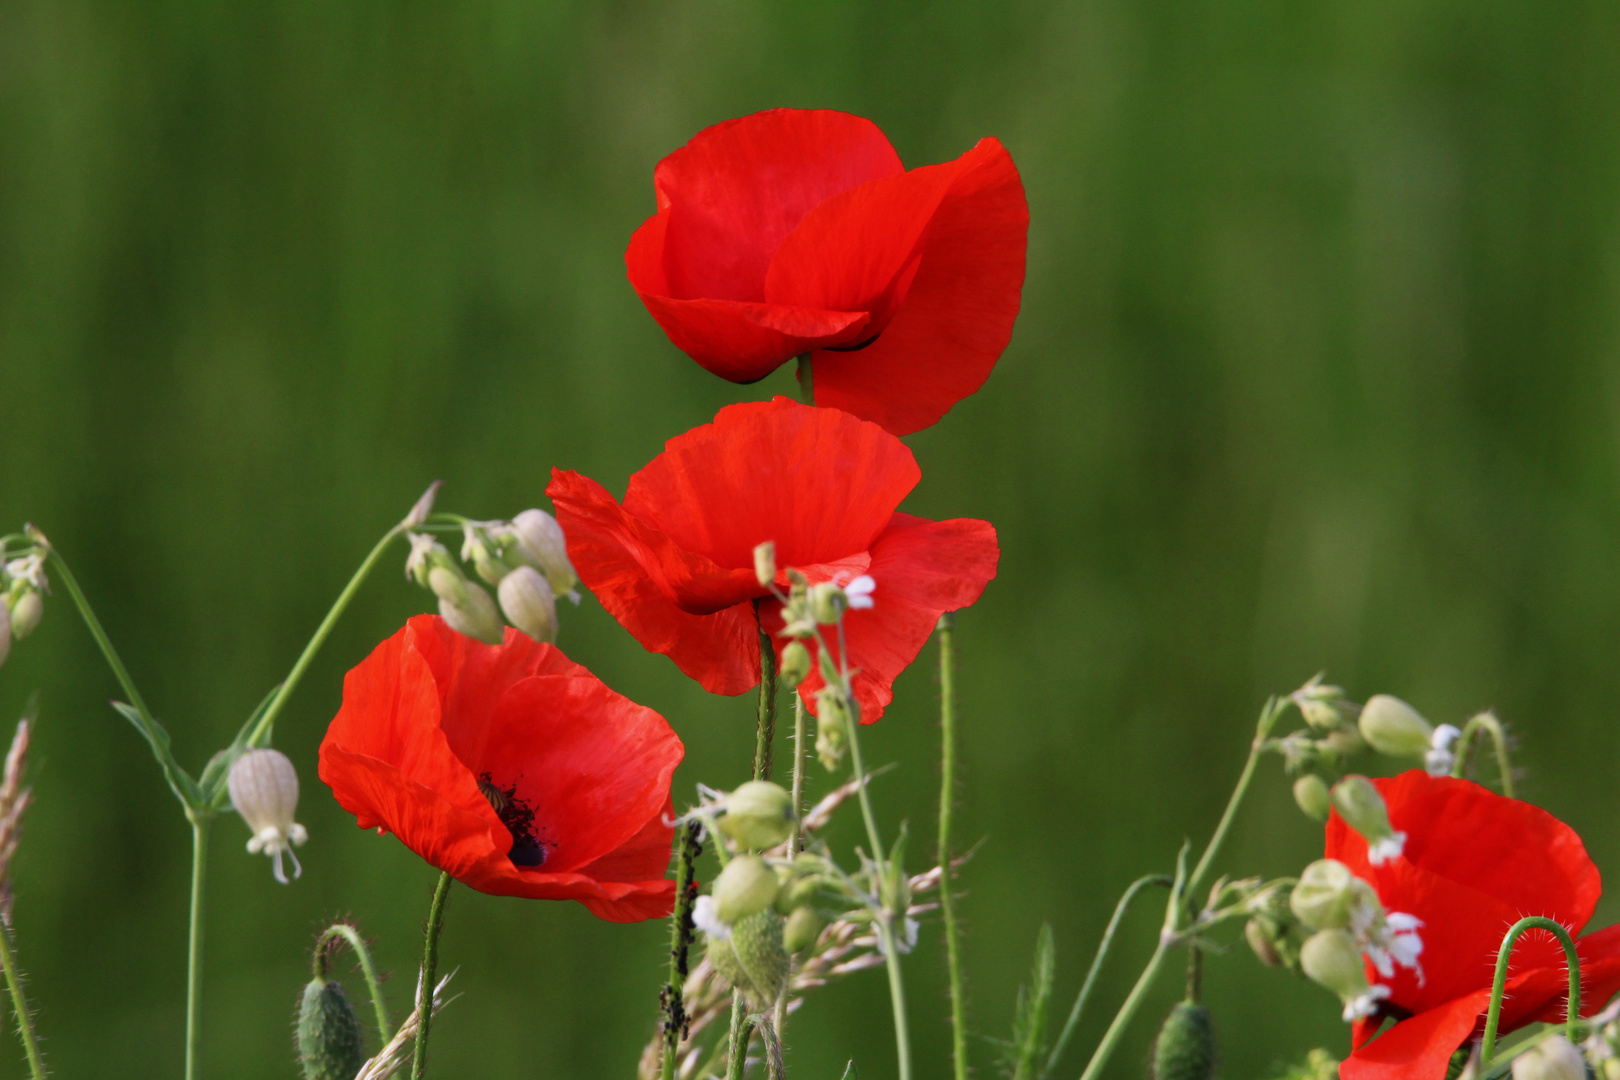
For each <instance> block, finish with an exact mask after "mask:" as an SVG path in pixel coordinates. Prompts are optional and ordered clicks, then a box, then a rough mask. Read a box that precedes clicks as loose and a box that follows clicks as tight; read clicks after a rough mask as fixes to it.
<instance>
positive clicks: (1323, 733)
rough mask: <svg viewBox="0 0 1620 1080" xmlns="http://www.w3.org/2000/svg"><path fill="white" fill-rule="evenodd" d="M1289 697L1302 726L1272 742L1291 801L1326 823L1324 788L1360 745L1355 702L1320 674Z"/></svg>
mask: <svg viewBox="0 0 1620 1080" xmlns="http://www.w3.org/2000/svg"><path fill="white" fill-rule="evenodd" d="M1289 700H1290V701H1291V702H1292V703H1293V704H1294V706H1295V707H1296V708H1298V709H1299V714H1300V715H1301V716H1302V717H1304V718H1305V725H1306V726H1305V727H1304V728H1303V729H1302V730H1300V731H1296V732H1294V733H1293V734H1291V735H1287V736H1284V737H1283V738H1280V739H1277V740H1276V741H1275V743H1274V745H1275V746H1276V748H1277V749H1278V750H1279V751H1281V753H1282V755H1283V759H1284V768H1285V769H1286V770H1287V773H1288V775H1289V776H1291V777H1293V779H1294V802H1295V803H1296V804H1298V806H1299V808H1300V809H1301V810H1302V811H1304V813H1305V814H1306V816H1308V817H1310V818H1312V819H1313V820H1315V821H1326V820H1327V816H1328V808H1329V800H1328V789H1329V788H1331V787H1332V786H1333V783H1334V781H1335V780H1337V779H1338V777H1339V774H1340V772H1341V771H1342V768H1343V765H1344V763H1345V761H1346V760H1347V759H1349V758H1350V757H1351V756H1352V755H1354V754H1355V753H1357V752H1358V751H1359V750H1360V749H1361V748H1362V746H1363V745H1364V743H1363V742H1362V738H1361V735H1360V733H1359V732H1358V731H1357V730H1356V716H1357V715H1358V714H1359V712H1360V711H1361V710H1360V706H1358V705H1356V704H1355V703H1354V702H1352V701H1350V700H1349V699H1348V698H1347V697H1346V696H1345V692H1344V689H1343V688H1342V687H1338V686H1331V685H1328V684H1326V683H1324V682H1322V676H1321V675H1316V676H1315V677H1313V678H1312V679H1311V680H1310V681H1309V682H1307V683H1306V684H1305V685H1304V686H1302V687H1300V688H1299V689H1298V690H1295V691H1294V692H1293V693H1292V694H1290V695H1289Z"/></svg>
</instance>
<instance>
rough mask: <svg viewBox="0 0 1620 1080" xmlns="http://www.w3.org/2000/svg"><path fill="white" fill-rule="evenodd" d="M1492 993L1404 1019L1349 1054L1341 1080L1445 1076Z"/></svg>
mask: <svg viewBox="0 0 1620 1080" xmlns="http://www.w3.org/2000/svg"><path fill="white" fill-rule="evenodd" d="M1490 998H1491V994H1490V991H1489V990H1480V991H1478V992H1476V993H1472V994H1469V995H1467V996H1466V997H1460V998H1455V999H1453V1000H1451V1001H1448V1002H1446V1003H1445V1004H1444V1005H1442V1006H1440V1007H1439V1008H1436V1009H1430V1010H1429V1011H1428V1012H1424V1013H1419V1014H1418V1015H1416V1016H1414V1017H1412V1018H1411V1019H1409V1020H1402V1021H1401V1022H1400V1023H1398V1024H1396V1025H1395V1026H1394V1027H1392V1028H1390V1029H1389V1030H1388V1031H1386V1032H1384V1033H1383V1034H1382V1035H1380V1036H1378V1038H1376V1039H1374V1040H1373V1041H1372V1042H1370V1043H1367V1044H1366V1045H1364V1046H1362V1047H1360V1048H1358V1049H1357V1050H1356V1051H1355V1052H1354V1053H1352V1054H1351V1055H1350V1056H1349V1057H1348V1058H1347V1059H1345V1061H1344V1062H1343V1063H1341V1064H1340V1065H1339V1076H1340V1077H1341V1080H1442V1078H1443V1077H1444V1076H1445V1075H1446V1067H1447V1066H1448V1065H1449V1064H1450V1062H1451V1055H1452V1054H1453V1053H1455V1052H1456V1050H1457V1047H1459V1046H1461V1045H1462V1044H1463V1043H1464V1042H1466V1041H1467V1039H1468V1036H1469V1035H1470V1034H1472V1033H1473V1030H1474V1026H1475V1024H1477V1023H1478V1022H1479V1017H1480V1014H1481V1013H1483V1012H1484V1011H1485V1007H1486V1006H1487V1005H1488V1004H1489V1003H1490Z"/></svg>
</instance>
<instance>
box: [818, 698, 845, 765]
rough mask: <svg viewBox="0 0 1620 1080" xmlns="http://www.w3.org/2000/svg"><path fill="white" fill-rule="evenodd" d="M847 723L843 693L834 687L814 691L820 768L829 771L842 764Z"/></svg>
mask: <svg viewBox="0 0 1620 1080" xmlns="http://www.w3.org/2000/svg"><path fill="white" fill-rule="evenodd" d="M849 722H850V716H849V708H848V706H847V705H845V703H844V694H843V691H841V690H839V689H838V688H837V687H836V686H823V687H822V688H821V689H820V690H817V691H816V757H817V758H819V759H820V760H821V765H822V768H824V769H827V770H828V771H831V770H833V769H836V768H838V766H839V764H841V763H842V762H843V760H844V750H845V748H846V747H847V746H848V745H849Z"/></svg>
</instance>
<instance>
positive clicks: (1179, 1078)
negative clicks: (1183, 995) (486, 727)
mask: <svg viewBox="0 0 1620 1080" xmlns="http://www.w3.org/2000/svg"><path fill="white" fill-rule="evenodd" d="M1214 1075H1215V1025H1214V1023H1213V1022H1212V1021H1211V1019H1210V1015H1209V1010H1208V1009H1206V1008H1204V1006H1202V1005H1200V1004H1199V1003H1198V1002H1196V1001H1182V1002H1178V1003H1177V1005H1176V1007H1175V1008H1173V1009H1171V1010H1170V1015H1169V1016H1167V1017H1165V1021H1164V1026H1163V1027H1161V1028H1160V1029H1159V1037H1158V1039H1157V1041H1155V1042H1154V1044H1153V1080H1211V1078H1212V1077H1213V1076H1214Z"/></svg>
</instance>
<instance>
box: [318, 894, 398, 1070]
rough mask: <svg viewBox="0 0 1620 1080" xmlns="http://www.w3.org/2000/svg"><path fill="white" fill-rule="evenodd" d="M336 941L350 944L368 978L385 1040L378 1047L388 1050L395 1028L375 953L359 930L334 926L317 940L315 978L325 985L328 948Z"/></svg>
mask: <svg viewBox="0 0 1620 1080" xmlns="http://www.w3.org/2000/svg"><path fill="white" fill-rule="evenodd" d="M335 941H343V942H346V943H347V944H348V946H349V948H351V949H353V950H354V955H355V956H356V957H357V958H358V959H359V961H360V972H361V974H363V975H364V976H365V979H366V989H367V990H369V991H370V992H371V1007H372V1009H373V1011H375V1012H376V1014H377V1034H378V1036H379V1037H380V1038H381V1039H382V1042H381V1043H379V1044H378V1045H379V1046H387V1045H388V1040H389V1039H391V1038H393V1035H394V1025H393V1024H392V1023H391V1022H390V1021H389V1019H388V1003H387V1002H385V1001H384V1000H383V993H382V983H381V981H380V980H379V979H378V978H377V968H376V965H375V964H373V963H372V962H371V950H370V949H369V948H367V947H366V939H365V938H363V937H361V936H360V931H359V930H358V929H356V928H355V927H354V926H352V925H350V924H349V923H333V924H332V925H331V926H328V927H327V928H326V929H325V930H324V931H323V932H322V933H321V936H320V937H319V938H317V939H315V966H314V974H315V977H316V978H317V979H320V980H322V981H323V982H324V981H325V979H326V972H327V966H328V964H329V963H330V960H331V955H330V952H329V949H328V946H330V945H331V944H332V943H333V942H335Z"/></svg>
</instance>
